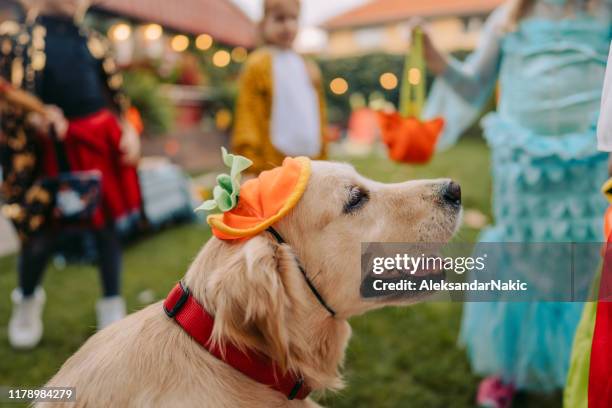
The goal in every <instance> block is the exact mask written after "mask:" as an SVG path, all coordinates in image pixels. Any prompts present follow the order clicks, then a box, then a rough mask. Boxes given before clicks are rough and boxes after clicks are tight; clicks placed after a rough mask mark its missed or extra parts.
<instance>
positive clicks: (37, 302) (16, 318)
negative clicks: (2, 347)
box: [8, 287, 47, 349]
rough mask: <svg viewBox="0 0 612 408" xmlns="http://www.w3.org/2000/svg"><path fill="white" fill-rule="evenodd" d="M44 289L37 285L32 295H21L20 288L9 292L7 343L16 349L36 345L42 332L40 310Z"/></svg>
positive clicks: (43, 300) (42, 304)
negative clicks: (9, 307) (11, 304)
mask: <svg viewBox="0 0 612 408" xmlns="http://www.w3.org/2000/svg"><path fill="white" fill-rule="evenodd" d="M46 298H47V297H46V295H45V291H44V290H43V289H42V288H40V287H38V288H36V290H35V291H34V294H33V295H32V296H29V297H27V298H24V297H23V294H22V293H21V289H20V288H16V289H14V290H13V292H12V293H11V299H12V300H13V313H12V315H11V320H10V321H9V327H8V338H9V343H10V344H11V346H13V347H14V348H16V349H31V348H34V347H36V345H37V344H38V342H40V339H41V338H42V334H43V322H42V311H43V307H44V305H45V300H46Z"/></svg>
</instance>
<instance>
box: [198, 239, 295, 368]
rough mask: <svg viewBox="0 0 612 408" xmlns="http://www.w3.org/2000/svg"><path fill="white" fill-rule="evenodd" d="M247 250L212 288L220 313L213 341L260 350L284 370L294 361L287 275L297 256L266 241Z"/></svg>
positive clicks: (250, 244)
mask: <svg viewBox="0 0 612 408" xmlns="http://www.w3.org/2000/svg"><path fill="white" fill-rule="evenodd" d="M241 245H242V248H241V249H240V250H239V251H236V252H235V253H234V254H233V255H232V256H230V259H228V260H227V262H225V266H224V267H223V268H222V269H223V270H218V271H216V272H215V273H214V274H213V276H212V277H211V279H210V280H209V282H208V284H207V289H206V291H207V294H208V296H210V299H211V300H212V303H213V304H214V308H215V328H214V332H213V339H214V341H216V342H218V343H221V344H222V343H223V342H224V341H230V342H232V343H234V344H235V345H236V346H238V347H256V348H257V349H259V350H260V351H263V352H265V353H267V354H269V355H270V357H272V358H273V359H274V360H275V361H276V362H277V363H278V364H279V366H280V367H281V368H282V369H283V370H284V369H286V368H287V364H288V358H289V333H288V328H287V321H288V314H289V313H290V312H289V311H290V307H289V306H290V298H289V296H288V293H287V291H286V288H285V285H284V282H283V275H285V273H284V272H285V271H286V270H287V267H288V265H289V262H290V259H292V258H291V257H292V256H293V255H292V254H291V252H290V250H289V249H288V248H285V247H283V246H282V245H278V244H276V243H275V242H274V241H272V240H271V239H269V237H267V236H265V235H259V236H256V237H254V238H251V239H250V240H249V241H247V242H246V243H244V244H241Z"/></svg>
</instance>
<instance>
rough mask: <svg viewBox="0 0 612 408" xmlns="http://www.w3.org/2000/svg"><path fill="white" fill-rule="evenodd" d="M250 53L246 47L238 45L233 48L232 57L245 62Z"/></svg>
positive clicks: (236, 60)
mask: <svg viewBox="0 0 612 408" xmlns="http://www.w3.org/2000/svg"><path fill="white" fill-rule="evenodd" d="M248 55H249V53H248V51H247V50H246V48H244V47H236V48H234V49H233V50H232V59H233V60H234V62H238V63H240V62H244V61H246V59H247V57H248Z"/></svg>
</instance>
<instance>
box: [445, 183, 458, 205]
mask: <svg viewBox="0 0 612 408" xmlns="http://www.w3.org/2000/svg"><path fill="white" fill-rule="evenodd" d="M441 193H442V197H443V198H444V201H446V202H447V203H449V204H452V205H456V206H460V205H461V186H460V185H459V183H455V182H454V181H450V182H449V183H448V184H447V185H446V186H444V187H443V188H442V191H441Z"/></svg>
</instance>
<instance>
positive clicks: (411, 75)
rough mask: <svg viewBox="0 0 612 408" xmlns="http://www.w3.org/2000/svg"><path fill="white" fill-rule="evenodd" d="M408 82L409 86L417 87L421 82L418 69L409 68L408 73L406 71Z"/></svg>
mask: <svg viewBox="0 0 612 408" xmlns="http://www.w3.org/2000/svg"><path fill="white" fill-rule="evenodd" d="M408 82H410V84H411V85H418V84H419V82H421V71H419V69H418V68H410V71H408Z"/></svg>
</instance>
